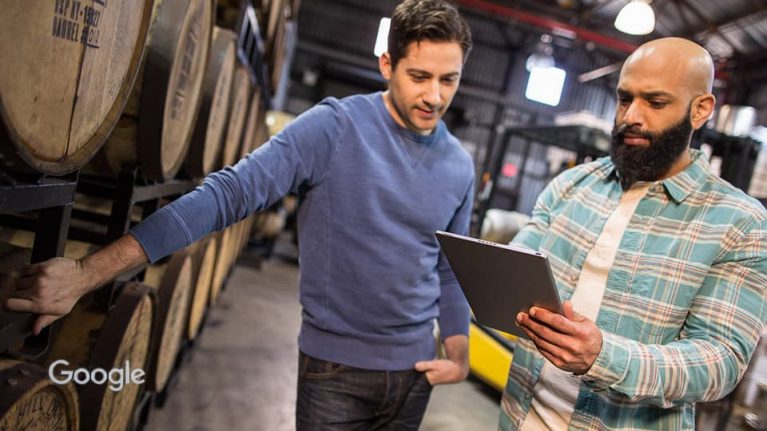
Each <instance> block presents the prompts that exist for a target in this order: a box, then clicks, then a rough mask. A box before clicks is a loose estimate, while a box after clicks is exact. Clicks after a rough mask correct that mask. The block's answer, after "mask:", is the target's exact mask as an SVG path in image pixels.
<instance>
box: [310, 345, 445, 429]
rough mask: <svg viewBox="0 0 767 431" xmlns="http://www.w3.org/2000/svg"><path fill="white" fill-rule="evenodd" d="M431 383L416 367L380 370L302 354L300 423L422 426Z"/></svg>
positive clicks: (352, 426)
mask: <svg viewBox="0 0 767 431" xmlns="http://www.w3.org/2000/svg"><path fill="white" fill-rule="evenodd" d="M429 395H431V385H430V384H429V381H428V380H426V375H425V374H424V373H421V372H418V371H415V370H404V371H374V370H363V369H360V368H353V367H348V366H346V365H341V364H337V363H335V362H328V361H323V360H320V359H316V358H312V357H311V356H307V355H305V354H303V353H301V354H300V355H299V357H298V399H297V402H296V427H297V429H298V430H299V431H304V430H417V429H418V426H419V425H420V424H421V419H422V418H423V414H424V411H425V410H426V404H428V403H429Z"/></svg>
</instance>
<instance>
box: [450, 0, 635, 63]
mask: <svg viewBox="0 0 767 431" xmlns="http://www.w3.org/2000/svg"><path fill="white" fill-rule="evenodd" d="M457 4H458V5H459V6H462V7H466V8H469V9H475V10H480V11H483V12H485V13H488V14H490V15H492V16H501V17H504V18H509V19H512V20H514V21H519V22H522V23H525V24H529V25H532V26H536V27H540V28H544V29H547V30H549V31H554V32H556V31H559V32H561V33H564V34H568V35H572V36H574V37H577V38H578V39H580V40H583V41H586V42H593V43H595V44H597V45H601V46H603V47H605V48H608V49H610V50H613V51H618V52H621V53H630V52H633V51H634V50H635V49H636V48H637V45H635V44H633V43H629V42H626V41H624V40H620V39H616V38H613V37H609V36H605V35H603V34H600V33H597V32H594V31H591V30H587V29H585V28H582V27H577V26H574V25H571V24H567V23H564V22H561V21H557V20H554V19H550V18H546V17H542V16H539V15H535V14H532V13H529V12H525V11H522V10H519V9H514V8H511V7H508V6H503V5H499V4H496V3H492V2H490V1H487V0H458V1H457Z"/></svg>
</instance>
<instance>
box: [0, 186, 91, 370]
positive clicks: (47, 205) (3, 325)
mask: <svg viewBox="0 0 767 431" xmlns="http://www.w3.org/2000/svg"><path fill="white" fill-rule="evenodd" d="M76 184H77V174H76V173H75V174H70V175H67V176H64V177H48V176H40V175H36V176H33V175H28V174H11V173H8V172H4V171H0V224H2V225H17V224H24V225H26V227H27V229H28V230H31V231H33V232H35V241H34V246H33V248H32V257H31V262H30V263H37V262H42V261H44V260H47V259H50V258H53V257H57V256H61V255H63V253H64V244H65V243H66V236H67V229H68V228H69V221H70V218H71V215H72V206H73V200H74V196H75V187H76ZM29 212H36V217H34V218H21V217H19V216H17V215H15V214H17V213H29ZM35 318H36V316H35V315H34V314H32V313H17V312H11V311H4V310H0V354H4V353H7V352H11V353H14V354H15V355H17V356H21V357H24V358H27V359H32V360H34V359H37V358H39V357H40V356H42V355H43V354H44V353H45V351H46V350H47V348H48V344H49V341H50V337H51V330H50V328H46V329H45V330H44V331H43V332H42V333H41V334H39V335H37V336H31V335H32V324H33V323H34V321H35ZM14 346H22V347H21V348H19V349H18V350H17V349H15V348H14Z"/></svg>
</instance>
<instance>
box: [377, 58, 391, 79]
mask: <svg viewBox="0 0 767 431" xmlns="http://www.w3.org/2000/svg"><path fill="white" fill-rule="evenodd" d="M378 69H379V70H380V71H381V75H383V77H384V79H385V80H387V81H388V80H390V79H391V75H392V67H391V56H389V53H388V52H384V53H383V54H381V56H380V57H378Z"/></svg>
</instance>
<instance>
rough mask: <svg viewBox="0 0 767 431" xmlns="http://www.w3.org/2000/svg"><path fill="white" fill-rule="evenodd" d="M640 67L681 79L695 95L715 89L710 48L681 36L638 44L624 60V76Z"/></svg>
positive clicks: (650, 71)
mask: <svg viewBox="0 0 767 431" xmlns="http://www.w3.org/2000/svg"><path fill="white" fill-rule="evenodd" d="M637 68H639V69H642V72H643V73H660V74H664V75H667V76H668V77H669V78H672V79H674V80H678V82H679V84H680V85H682V86H684V88H685V89H687V90H688V91H689V92H690V95H692V96H693V97H694V96H699V95H703V94H708V93H711V89H712V85H713V82H714V62H713V60H712V59H711V55H709V53H708V51H706V50H705V49H704V48H703V47H702V46H700V45H698V44H697V43H695V42H692V41H690V40H687V39H682V38H679V37H665V38H662V39H656V40H652V41H650V42H647V43H645V44H643V45H642V46H640V47H639V48H637V50H636V51H634V53H633V54H631V55H630V56H629V57H628V58H627V59H626V62H625V63H624V64H623V68H622V69H621V76H623V75H624V73H628V72H632V71H633V69H637Z"/></svg>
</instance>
